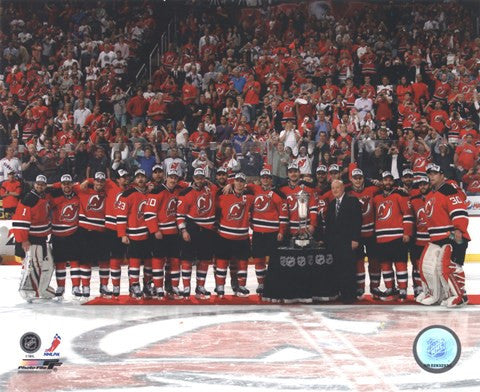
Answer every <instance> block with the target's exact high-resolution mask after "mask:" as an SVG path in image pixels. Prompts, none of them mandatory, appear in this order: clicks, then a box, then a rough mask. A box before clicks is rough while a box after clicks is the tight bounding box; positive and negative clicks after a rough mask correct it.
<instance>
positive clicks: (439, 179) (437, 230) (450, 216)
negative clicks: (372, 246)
mask: <svg viewBox="0 0 480 392" xmlns="http://www.w3.org/2000/svg"><path fill="white" fill-rule="evenodd" d="M427 174H428V177H429V179H430V183H431V186H432V191H431V192H430V193H428V194H427V196H426V197H425V217H426V220H427V226H428V233H429V235H430V243H429V244H428V246H426V248H425V250H424V252H423V254H422V256H421V260H420V265H419V269H420V273H421V276H422V281H423V282H424V283H425V286H424V288H425V293H422V294H421V295H419V296H418V297H417V301H418V302H420V303H423V304H425V305H433V304H437V303H439V302H440V301H442V300H444V301H442V304H445V305H446V306H447V307H456V306H462V305H465V304H467V303H468V297H467V294H466V292H465V273H464V271H463V268H462V266H463V263H464V261H465V253H466V250H467V246H468V241H470V235H469V234H468V231H467V227H468V213H467V210H466V204H465V201H464V200H463V198H462V195H461V194H460V193H459V192H458V191H457V190H456V189H455V187H453V186H452V185H451V184H448V183H446V181H445V175H444V174H443V171H442V169H441V168H440V166H438V165H435V164H429V165H428V166H427ZM439 275H440V276H439Z"/></svg>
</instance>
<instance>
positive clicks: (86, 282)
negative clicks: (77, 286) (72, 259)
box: [80, 264, 92, 286]
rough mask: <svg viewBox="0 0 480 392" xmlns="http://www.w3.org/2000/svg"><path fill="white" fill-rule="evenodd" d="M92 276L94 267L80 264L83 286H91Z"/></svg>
mask: <svg viewBox="0 0 480 392" xmlns="http://www.w3.org/2000/svg"><path fill="white" fill-rule="evenodd" d="M91 276H92V267H91V266H90V264H80V278H81V279H82V286H90V277H91Z"/></svg>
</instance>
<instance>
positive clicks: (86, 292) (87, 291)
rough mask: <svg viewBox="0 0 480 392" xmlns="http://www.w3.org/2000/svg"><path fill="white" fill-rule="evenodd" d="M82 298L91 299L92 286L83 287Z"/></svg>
mask: <svg viewBox="0 0 480 392" xmlns="http://www.w3.org/2000/svg"><path fill="white" fill-rule="evenodd" d="M82 296H83V297H84V298H88V297H90V286H83V287H82Z"/></svg>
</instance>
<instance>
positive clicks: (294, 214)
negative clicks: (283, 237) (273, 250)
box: [280, 163, 318, 236]
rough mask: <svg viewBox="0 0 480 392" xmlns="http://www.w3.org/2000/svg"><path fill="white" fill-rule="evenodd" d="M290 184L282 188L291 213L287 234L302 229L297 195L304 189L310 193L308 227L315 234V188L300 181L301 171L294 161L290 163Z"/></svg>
mask: <svg viewBox="0 0 480 392" xmlns="http://www.w3.org/2000/svg"><path fill="white" fill-rule="evenodd" d="M287 175H288V184H287V185H285V186H283V187H281V188H280V192H282V193H283V194H284V195H285V197H286V199H287V207H288V214H289V219H288V221H289V228H288V230H287V236H292V235H295V234H297V233H298V232H299V229H300V218H299V217H298V200H297V195H298V193H299V192H300V191H302V190H304V191H305V192H307V193H308V194H309V200H308V209H309V217H308V222H307V223H308V225H307V229H306V230H308V232H309V233H310V234H313V232H314V230H315V225H316V223H317V213H318V206H317V203H316V198H315V192H314V190H313V188H310V187H309V186H307V185H305V184H303V183H301V182H300V171H299V170H298V166H297V165H296V164H294V163H291V164H290V165H288V169H287Z"/></svg>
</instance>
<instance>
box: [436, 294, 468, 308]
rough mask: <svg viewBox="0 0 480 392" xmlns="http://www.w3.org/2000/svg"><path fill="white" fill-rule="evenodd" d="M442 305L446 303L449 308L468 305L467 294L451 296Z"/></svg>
mask: <svg viewBox="0 0 480 392" xmlns="http://www.w3.org/2000/svg"><path fill="white" fill-rule="evenodd" d="M442 305H445V306H446V307H447V308H458V307H461V306H465V305H468V297H467V296H466V295H463V296H461V297H450V298H447V299H446V300H444V301H442Z"/></svg>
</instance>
